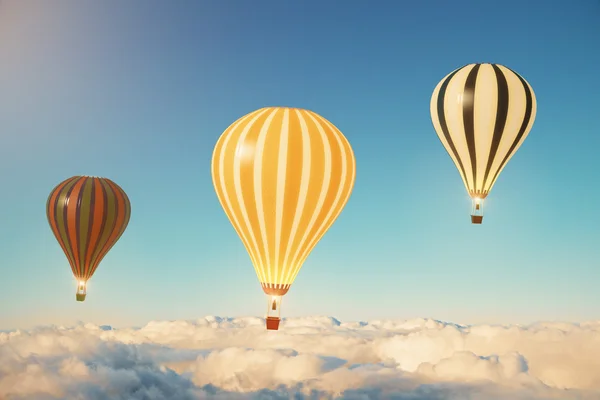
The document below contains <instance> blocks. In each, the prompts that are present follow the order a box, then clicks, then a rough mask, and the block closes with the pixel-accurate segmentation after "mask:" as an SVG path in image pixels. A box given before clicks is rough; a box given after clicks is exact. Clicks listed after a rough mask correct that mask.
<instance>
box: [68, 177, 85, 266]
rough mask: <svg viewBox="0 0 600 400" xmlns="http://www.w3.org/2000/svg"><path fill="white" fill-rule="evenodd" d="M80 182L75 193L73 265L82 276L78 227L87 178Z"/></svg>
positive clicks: (79, 229)
mask: <svg viewBox="0 0 600 400" xmlns="http://www.w3.org/2000/svg"><path fill="white" fill-rule="evenodd" d="M81 180H82V181H83V183H82V184H81V187H80V188H79V193H77V202H76V203H75V238H76V243H75V246H76V247H77V257H76V258H75V263H76V264H77V269H78V270H80V271H81V274H82V275H83V272H84V265H83V263H82V262H81V250H83V249H82V248H81V240H80V237H79V234H80V231H81V227H80V226H79V224H80V223H81V201H82V200H83V193H84V191H85V184H86V183H87V178H86V177H82V178H81ZM72 206H73V205H71V207H72Z"/></svg>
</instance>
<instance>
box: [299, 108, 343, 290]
mask: <svg viewBox="0 0 600 400" xmlns="http://www.w3.org/2000/svg"><path fill="white" fill-rule="evenodd" d="M316 117H317V118H318V119H319V120H321V121H322V122H323V123H324V124H325V125H326V126H328V127H329V132H328V133H329V134H330V135H331V136H333V137H334V138H335V141H336V143H337V145H338V148H339V150H340V153H341V160H340V161H341V171H340V174H339V175H338V176H339V178H338V179H336V186H337V190H336V194H335V199H334V201H333V203H332V205H331V207H328V208H327V211H328V212H327V215H326V216H325V219H324V220H323V222H322V224H321V226H320V227H319V230H318V231H317V232H318V233H317V235H316V236H315V237H314V238H313V240H311V242H310V243H309V245H308V247H307V250H306V251H305V252H304V254H302V256H301V258H300V263H299V264H300V265H302V264H303V263H304V261H305V260H306V258H307V257H308V255H309V253H310V251H312V249H313V248H314V247H315V246H316V244H317V243H318V242H319V240H321V238H322V237H323V236H324V235H325V233H326V232H327V230H328V229H329V228H330V227H331V225H333V223H334V222H335V220H336V218H337V217H338V216H339V214H340V213H341V211H342V208H343V207H344V206H345V203H344V202H343V199H344V198H346V196H345V194H344V189H345V185H346V183H347V181H348V180H349V179H348V178H349V177H350V176H351V175H350V174H349V173H352V171H351V166H352V165H353V164H354V156H353V154H352V153H348V152H347V150H346V149H345V148H344V143H343V142H342V140H341V136H342V134H341V132H339V131H338V130H337V128H336V127H335V126H333V124H331V123H330V122H329V121H327V120H325V119H324V118H323V117H321V116H320V115H316ZM350 160H352V161H350ZM336 175H337V174H336ZM299 270H300V268H296V271H295V272H294V275H293V276H292V279H295V275H297V274H298V272H299Z"/></svg>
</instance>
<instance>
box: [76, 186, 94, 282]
mask: <svg viewBox="0 0 600 400" xmlns="http://www.w3.org/2000/svg"><path fill="white" fill-rule="evenodd" d="M92 187H93V178H88V177H84V178H83V185H82V188H81V191H80V192H79V196H77V213H76V215H77V218H76V219H77V221H76V224H75V225H76V226H77V247H78V253H79V258H78V259H77V262H78V263H79V268H80V269H81V270H82V271H83V273H84V275H86V274H87V265H86V264H85V258H86V253H87V245H88V237H89V221H90V215H91V213H90V206H91V204H90V203H91V201H90V200H91V196H90V195H91V189H92Z"/></svg>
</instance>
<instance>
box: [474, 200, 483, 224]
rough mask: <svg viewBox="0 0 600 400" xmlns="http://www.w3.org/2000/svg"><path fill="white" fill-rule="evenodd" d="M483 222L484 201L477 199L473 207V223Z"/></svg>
mask: <svg viewBox="0 0 600 400" xmlns="http://www.w3.org/2000/svg"><path fill="white" fill-rule="evenodd" d="M482 221H483V199H480V198H479V197H475V198H474V199H473V201H472V206H471V223H473V224H481V222H482Z"/></svg>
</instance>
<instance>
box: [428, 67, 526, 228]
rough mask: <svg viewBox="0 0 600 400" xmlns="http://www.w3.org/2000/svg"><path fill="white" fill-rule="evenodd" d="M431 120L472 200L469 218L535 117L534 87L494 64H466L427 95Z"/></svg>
mask: <svg viewBox="0 0 600 400" xmlns="http://www.w3.org/2000/svg"><path fill="white" fill-rule="evenodd" d="M430 106H431V120H432V122H433V126H434V128H435V130H436V132H437V135H438V137H439V138H440V140H441V142H442V144H443V145H444V147H445V148H446V151H448V154H450V157H451V158H452V161H454V164H455V165H456V167H457V168H458V171H459V172H460V176H461V177H462V180H463V182H464V184H465V187H466V188H467V191H468V192H469V195H470V196H471V198H472V199H473V209H472V213H471V222H472V223H475V224H480V223H481V221H482V220H483V200H484V199H485V198H486V196H487V195H488V193H489V192H490V191H491V190H492V187H493V186H494V183H495V182H496V179H498V175H500V172H501V171H502V169H504V167H505V166H506V163H507V162H508V160H510V158H511V157H512V156H513V155H514V154H515V152H516V151H517V150H518V149H519V147H520V146H521V144H522V143H523V141H524V140H525V138H526V137H527V135H528V134H529V131H530V130H531V127H532V126H533V121H534V120H535V113H536V108H537V107H536V101H535V94H534V93H533V89H532V88H531V86H530V85H529V83H527V81H525V79H523V78H522V77H521V76H520V75H519V74H517V73H516V72H514V71H512V70H511V69H509V68H507V67H504V66H502V65H499V64H469V65H465V66H464V67H461V68H459V69H457V70H455V71H453V72H452V73H450V74H448V75H447V76H446V77H445V78H444V79H442V80H441V81H440V83H438V85H437V86H436V88H435V90H434V91H433V95H432V96H431V105H430Z"/></svg>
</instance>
